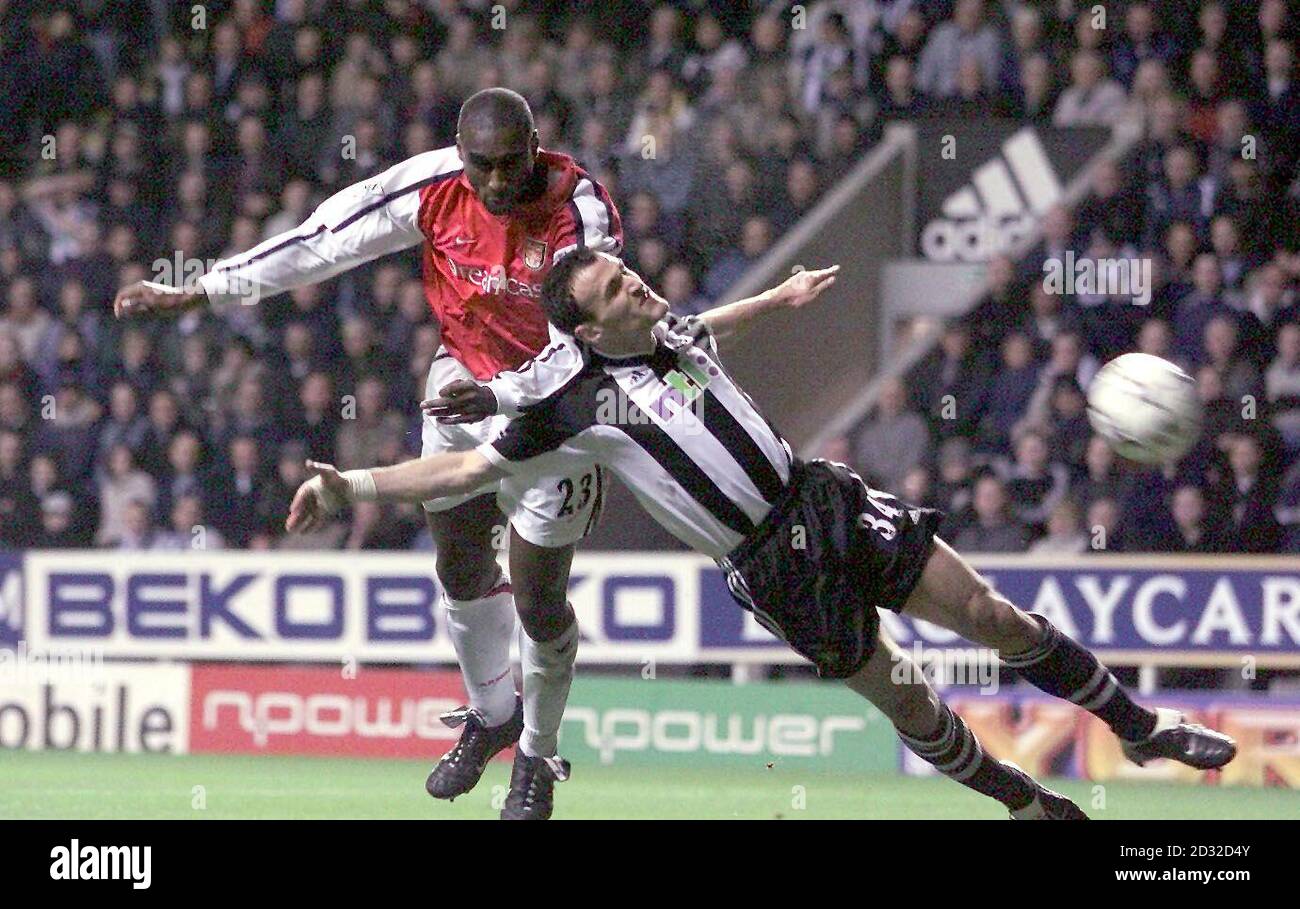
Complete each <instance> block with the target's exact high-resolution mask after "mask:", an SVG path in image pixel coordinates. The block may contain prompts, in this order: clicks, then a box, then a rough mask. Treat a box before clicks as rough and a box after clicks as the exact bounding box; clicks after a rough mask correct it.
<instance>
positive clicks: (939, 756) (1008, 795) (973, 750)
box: [894, 704, 1037, 811]
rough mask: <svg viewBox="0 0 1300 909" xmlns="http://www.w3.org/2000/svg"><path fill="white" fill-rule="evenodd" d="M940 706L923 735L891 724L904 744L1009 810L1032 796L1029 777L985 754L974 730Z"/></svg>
mask: <svg viewBox="0 0 1300 909" xmlns="http://www.w3.org/2000/svg"><path fill="white" fill-rule="evenodd" d="M939 709H940V711H941V715H940V717H939V727H938V728H937V729H936V730H935V731H934V733H933V734H932V735H930V736H927V737H926V738H914V737H912V736H910V735H908V734H906V733H905V732H903V731H902V730H901V729H899V728H898V727H897V726H896V727H894V731H895V732H897V733H898V737H899V738H900V739H902V740H903V744H904V745H906V746H907V747H908V748H909V749H911V751H912V752H913V753H914V754H916V756H917V757H919V758H921V760H923V761H926V762H927V763H930V764H933V765H934V768H935V769H936V770H938V771H939V772H940V773H942V774H943V775H944V776H946V777H948V778H949V779H951V780H956V781H957V782H958V783H961V784H962V785H963V786H966V787H968V788H970V789H974V790H975V791H976V792H979V793H981V794H983V795H987V796H989V797H991V798H995V799H997V800H998V801H999V802H1001V803H1002V804H1003V805H1005V806H1006V807H1007V808H1008V809H1010V810H1011V811H1015V810H1017V809H1019V808H1024V807H1025V806H1026V805H1028V804H1029V803H1030V802H1032V801H1033V800H1034V794H1035V793H1036V792H1037V790H1036V789H1035V787H1034V784H1033V782H1032V781H1031V780H1030V779H1029V777H1027V776H1025V775H1024V774H1020V773H1016V772H1015V771H1013V770H1012V769H1011V768H1010V767H1008V766H1007V765H1006V764H1003V763H1002V762H1001V761H999V760H998V759H997V758H995V757H993V756H991V755H989V754H986V753H985V751H984V748H983V746H981V745H980V743H979V739H977V738H975V733H973V732H971V731H970V727H968V726H967V725H966V723H965V722H964V721H963V720H962V718H961V717H959V716H957V714H955V713H953V712H952V709H951V708H950V707H949V706H948V705H947V704H940V705H939Z"/></svg>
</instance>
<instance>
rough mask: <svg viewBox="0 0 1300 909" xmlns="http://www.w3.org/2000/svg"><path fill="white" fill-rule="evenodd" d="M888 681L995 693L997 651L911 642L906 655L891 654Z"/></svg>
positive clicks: (998, 663)
mask: <svg viewBox="0 0 1300 909" xmlns="http://www.w3.org/2000/svg"><path fill="white" fill-rule="evenodd" d="M893 661H894V667H893V669H891V670H890V673H889V679H890V681H891V682H893V683H894V684H895V685H919V684H921V683H922V682H928V683H929V684H930V685H932V686H933V687H935V688H947V687H948V686H950V685H970V686H978V687H979V690H980V694H997V691H998V668H999V667H1000V666H1001V662H1002V661H1001V660H1000V659H999V658H998V652H997V651H996V650H993V649H990V648H988V647H964V648H956V647H925V646H924V645H922V644H921V642H920V641H913V642H912V650H911V652H910V653H907V652H904V653H902V654H897V653H896V654H894V656H893Z"/></svg>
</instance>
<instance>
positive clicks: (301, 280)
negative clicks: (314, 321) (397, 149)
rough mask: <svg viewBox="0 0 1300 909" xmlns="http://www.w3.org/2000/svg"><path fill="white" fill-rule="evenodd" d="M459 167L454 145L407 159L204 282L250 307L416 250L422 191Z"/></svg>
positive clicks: (226, 299) (219, 297) (218, 300)
mask: <svg viewBox="0 0 1300 909" xmlns="http://www.w3.org/2000/svg"><path fill="white" fill-rule="evenodd" d="M460 168H461V162H460V156H459V155H458V154H457V152H456V149H455V147H454V146H452V147H449V148H440V149H436V150H434V151H430V152H425V153H423V154H420V155H416V156H414V157H412V158H408V159H407V160H405V161H403V162H401V163H400V164H395V165H393V166H392V167H390V168H389V169H388V170H386V171H384V172H383V173H382V174H379V175H378V176H375V177H371V178H370V179H368V180H362V181H361V182H359V183H354V184H353V185H352V186H349V187H348V188H347V189H343V190H340V191H339V192H337V193H335V194H334V195H333V196H330V198H328V199H326V200H325V201H324V202H322V203H321V204H320V206H319V207H318V208H317V209H316V210H315V211H314V212H312V213H311V216H310V217H308V218H307V220H306V221H304V222H303V223H302V224H301V225H300V226H298V227H296V228H294V229H293V230H288V231H285V232H284V233H282V234H279V235H277V236H274V237H271V238H270V239H267V240H265V241H263V242H262V243H259V244H258V245H257V246H254V247H253V248H252V249H250V250H248V251H247V252H243V253H240V254H239V255H237V256H231V257H230V258H228V259H222V260H221V261H220V262H218V263H216V265H214V266H213V268H212V270H211V271H210V272H208V273H207V274H205V275H204V276H203V277H201V278H199V284H200V285H201V286H202V287H203V290H204V292H205V293H206V294H207V295H208V299H209V300H210V301H211V302H212V303H213V304H215V305H221V304H224V303H234V302H241V303H245V304H252V303H256V302H257V301H258V300H260V299H261V298H262V297H269V296H273V295H274V294H278V293H280V292H282V291H286V290H292V289H294V288H295V287H303V286H305V285H308V284H316V283H318V282H320V281H325V280H327V279H329V278H332V277H334V276H335V275H338V274H342V273H343V272H345V271H347V270H348V269H350V268H355V267H356V266H358V265H362V264H364V263H366V262H369V261H371V260H372V259H377V258H379V257H380V256H383V255H386V254H388V253H393V252H397V251H398V250H401V249H407V248H409V247H412V246H417V245H419V243H420V242H421V241H422V240H423V239H424V237H423V235H422V234H421V232H420V225H419V209H420V190H421V189H422V188H423V187H424V186H426V185H428V184H429V183H430V182H432V181H433V180H434V179H435V178H436V177H438V176H440V175H442V174H447V173H451V172H454V171H456V170H459V169H460Z"/></svg>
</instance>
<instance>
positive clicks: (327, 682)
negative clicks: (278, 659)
mask: <svg viewBox="0 0 1300 909" xmlns="http://www.w3.org/2000/svg"><path fill="white" fill-rule="evenodd" d="M192 673H193V676H192V681H191V695H190V696H191V708H190V723H191V728H190V751H191V752H192V753H197V754H202V753H227V754H232V753H233V754H313V755H329V756H342V757H385V758H418V759H425V760H427V759H431V758H438V757H440V756H441V755H443V754H445V753H446V751H447V749H448V748H450V747H451V745H452V743H454V742H455V741H456V739H457V738H458V737H459V732H460V731H459V730H458V729H451V728H448V727H447V726H445V725H444V724H443V723H442V721H441V720H440V719H439V716H440V715H441V714H442V713H444V712H446V711H448V710H454V709H455V708H456V707H458V706H460V705H461V704H464V703H465V689H464V686H463V684H462V682H461V677H460V674H459V673H456V672H448V671H445V670H439V671H429V672H421V671H416V670H387V669H385V670H380V669H367V668H365V667H360V668H358V669H357V670H356V672H355V674H351V677H348V676H345V675H344V674H343V672H342V670H341V669H327V668H325V667H300V668H274V667H268V666H231V665H202V664H196V665H195V666H194V667H193V668H192ZM509 756H510V755H509V753H508V752H507V753H504V754H503V755H502V756H501V759H505V758H506V757H509Z"/></svg>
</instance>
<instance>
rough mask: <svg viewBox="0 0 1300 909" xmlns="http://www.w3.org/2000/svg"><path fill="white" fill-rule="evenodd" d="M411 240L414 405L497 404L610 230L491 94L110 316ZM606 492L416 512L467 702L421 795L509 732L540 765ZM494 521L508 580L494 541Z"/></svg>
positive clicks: (265, 287) (288, 281)
mask: <svg viewBox="0 0 1300 909" xmlns="http://www.w3.org/2000/svg"><path fill="white" fill-rule="evenodd" d="M414 246H422V247H423V250H422V253H423V264H424V283H425V293H426V296H427V297H428V300H429V305H430V307H431V308H432V310H433V313H434V316H435V317H436V318H437V320H438V322H439V323H440V325H441V328H442V347H441V348H440V349H439V351H438V353H437V355H436V357H435V358H434V361H433V364H432V366H431V368H430V371H429V378H428V382H427V384H426V389H425V391H426V394H425V397H426V398H434V397H435V395H437V394H439V393H440V392H446V391H447V388H448V386H450V387H451V388H452V390H453V391H454V389H455V388H457V387H460V386H459V385H458V384H457V380H460V382H461V383H463V384H464V385H469V383H470V381H471V380H475V379H477V380H487V379H491V378H492V377H493V376H494V375H495V374H496V373H498V372H502V373H503V376H504V377H505V378H504V379H503V381H502V382H498V383H494V384H493V388H494V390H495V391H496V393H497V396H498V398H500V400H501V402H502V403H503V404H506V403H507V402H509V401H510V400H511V399H512V398H516V397H517V396H515V395H512V391H511V387H510V382H512V381H515V380H514V379H512V378H510V377H512V376H514V373H512V372H509V371H510V370H513V369H515V368H516V367H519V366H520V365H521V364H523V363H524V362H525V361H527V360H529V358H530V357H533V356H534V355H536V354H539V352H542V351H543V348H545V347H546V345H547V342H548V340H549V336H548V329H547V324H546V317H545V316H544V315H543V313H542V310H541V307H540V305H539V298H540V294H541V286H542V280H543V279H544V278H545V276H546V274H547V272H548V271H549V269H550V266H551V265H552V264H553V263H554V262H555V261H556V259H558V258H559V257H562V256H563V255H565V254H566V253H568V252H570V251H572V250H574V249H577V248H582V247H586V248H590V249H595V250H600V251H606V252H612V253H617V252H618V251H619V250H620V248H621V246H622V228H621V226H620V223H619V215H618V212H617V210H616V209H615V208H614V205H613V203H612V202H611V201H610V198H609V195H608V194H607V193H606V191H605V189H604V188H603V187H602V186H601V185H600V184H599V183H597V182H596V181H595V180H593V179H592V178H591V177H590V176H588V175H587V173H586V172H585V171H584V170H583V169H582V168H581V167H580V166H579V165H578V164H577V163H576V162H575V161H574V160H573V159H572V158H571V157H569V156H568V155H563V154H557V153H554V152H549V151H545V150H542V149H541V148H539V146H538V138H537V131H536V129H535V128H534V126H533V116H532V112H531V110H530V109H529V107H528V103H527V102H526V101H525V100H524V98H523V97H522V96H520V95H518V94H516V93H515V92H512V91H509V90H508V89H504V88H490V89H485V90H483V91H481V92H478V93H476V94H475V95H473V96H472V97H470V98H469V99H468V100H467V101H466V102H465V104H464V105H463V106H462V108H461V111H460V119H459V121H458V124H457V135H456V145H455V146H453V147H449V148H442V149H437V150H434V151H430V152H426V153H424V154H421V155H416V156H415V157H413V158H410V159H408V160H406V161H403V162H401V163H400V164H397V165H395V166H393V167H391V168H389V169H388V170H387V171H385V172H384V173H382V174H379V175H378V176H376V177H373V178H371V179H368V180H364V181H362V182H360V183H357V184H355V185H353V186H350V187H348V188H347V189H344V190H342V191H340V192H339V193H337V194H335V195H334V196H332V197H330V198H329V199H327V200H325V201H324V202H323V203H321V205H320V206H319V207H318V208H317V209H316V210H315V212H313V213H312V215H311V216H310V217H309V218H308V219H307V220H306V221H305V222H304V223H303V224H302V225H301V226H299V227H298V228H295V229H293V230H290V231H287V232H285V233H283V234H280V235H278V236H275V237H271V238H270V239H268V240H266V241H264V242H262V243H260V244H258V245H257V246H255V247H253V248H252V249H250V250H248V251H246V252H244V253H242V254H240V255H236V256H232V257H230V258H229V259H225V260H222V261H220V262H218V263H216V265H215V266H214V267H213V268H212V270H211V271H209V272H208V273H207V274H205V275H203V276H202V277H200V278H199V279H198V281H197V283H195V284H193V285H191V286H185V287H179V288H173V287H166V286H163V285H161V284H158V283H154V282H147V281H146V282H138V283H135V284H132V285H130V286H127V287H124V288H122V289H121V290H120V291H119V292H118V293H117V296H116V299H115V301H114V311H115V313H116V314H117V316H118V317H119V318H131V317H136V316H142V315H147V314H151V313H152V314H174V313H178V312H182V311H185V310H187V309H190V308H193V307H198V306H204V305H212V306H228V305H238V304H251V303H255V302H257V301H258V300H260V299H261V298H262V297H266V296H271V295H273V294H277V293H280V292H282V291H286V290H291V289H293V288H296V287H301V286H303V285H308V284H314V283H317V282H320V281H324V280H326V279H328V278H332V277H334V276H335V275H338V274H340V273H342V272H344V271H347V270H348V269H350V268H354V267H356V266H358V265H361V264H363V263H366V262H369V261H371V260H373V259H376V258H378V257H379V256H382V255H386V254H388V253H392V252H396V251H398V250H401V249H406V248H410V247H414ZM542 356H545V354H544V353H542ZM504 409H505V408H503V410H504ZM506 419H507V417H506V416H501V417H498V418H494V419H491V420H485V421H483V422H480V423H462V422H459V421H453V420H448V421H441V422H440V421H438V420H437V419H435V418H433V417H426V418H425V420H424V424H423V446H422V447H423V454H424V455H430V454H434V453H438V452H444V451H468V450H472V449H473V448H475V447H477V446H478V445H480V444H481V443H483V442H485V441H487V440H488V439H489V438H491V437H492V436H493V435H495V433H496V432H497V431H498V430H499V429H500V428H501V425H503V421H505V420H506ZM345 466H361V465H345ZM605 483H606V478H605V475H604V474H603V473H602V471H601V470H599V469H598V468H597V467H596V466H595V464H588V465H578V466H577V467H566V468H565V469H564V470H563V471H562V472H559V473H557V474H556V475H555V476H553V477H546V478H544V479H543V480H542V481H540V482H537V483H535V484H534V485H532V486H530V487H525V486H524V485H522V484H521V483H510V482H506V483H499V484H493V485H492V486H491V487H490V488H485V489H482V490H477V491H475V492H473V493H471V494H468V495H461V496H455V497H450V498H445V499H437V500H434V501H430V502H426V503H425V505H424V507H425V511H426V515H427V518H428V523H429V528H430V531H431V532H432V534H433V540H434V544H435V546H436V549H437V571H438V579H439V581H440V582H441V584H442V589H443V600H444V604H445V607H446V611H447V627H448V630H449V634H450V636H451V639H452V642H453V644H454V646H455V649H456V655H457V657H458V659H459V661H460V666H461V672H462V674H463V676H464V681H465V689H466V691H467V692H468V695H469V705H468V706H466V707H465V708H462V709H461V710H458V711H453V712H452V713H451V714H448V715H447V716H446V717H444V719H445V720H446V721H447V722H448V723H449V724H452V725H462V724H463V730H462V733H461V737H460V740H459V742H458V743H457V744H456V745H455V746H454V747H453V748H452V749H451V750H450V751H449V752H448V753H447V755H446V756H444V757H443V759H442V760H441V761H440V762H439V763H438V765H437V766H436V767H435V768H434V769H433V771H432V773H430V775H429V778H428V781H427V783H426V788H427V789H428V791H429V793H430V794H431V795H433V796H435V797H436V798H454V797H456V796H458V795H461V794H463V793H465V792H468V791H469V790H470V789H471V788H473V787H474V785H475V784H476V783H477V782H478V780H479V777H480V776H481V775H482V773H483V769H484V766H485V765H486V763H487V762H488V760H490V759H491V758H492V756H493V755H495V754H496V753H498V752H499V751H501V750H502V749H504V748H507V747H509V746H510V745H512V744H514V743H515V742H516V741H517V740H520V739H521V734H522V741H521V742H520V746H521V750H522V751H523V752H524V753H526V754H528V755H530V756H533V757H538V758H547V757H550V756H553V755H554V753H555V745H556V742H555V739H556V735H555V733H554V731H550V732H543V731H539V727H540V730H554V729H556V728H558V725H559V713H561V712H562V711H563V705H564V701H565V699H566V698H567V696H568V689H569V683H570V681H571V679H572V674H573V661H574V655H575V652H576V650H577V646H576V644H577V628H576V622H575V621H574V617H573V611H572V608H571V607H569V606H568V604H567V599H566V591H567V588H568V579H569V568H570V564H571V562H572V559H573V545H574V544H575V543H576V542H577V541H578V540H579V539H580V538H581V537H583V536H584V535H585V534H586V533H587V532H588V531H589V530H590V529H591V527H592V526H593V524H594V523H595V521H596V518H597V516H598V514H599V511H600V507H601V500H602V497H603V493H604V486H605ZM503 512H504V513H503ZM507 515H509V523H510V526H511V536H510V578H509V579H507V577H506V576H505V575H504V574H503V573H502V572H501V570H500V568H499V566H498V564H497V559H496V552H497V550H496V549H495V548H494V547H493V545H492V544H493V533H494V529H495V528H497V527H500V526H503V525H504V524H505V523H506V521H507V517H506V516H507ZM516 608H517V610H518V614H519V616H520V620H521V624H522V626H523V630H524V632H525V633H524V635H523V636H522V637H521V651H522V660H523V667H524V697H523V698H520V697H519V696H518V695H517V694H516V693H515V690H514V683H513V679H512V677H511V674H510V656H509V649H510V638H511V635H512V634H513V632H514V620H515V614H516ZM557 616H559V617H560V618H559V620H558V621H557V620H556V617H557ZM539 716H541V717H544V720H543V721H542V722H540V723H539V722H538V721H537V720H536V719H535V718H536V717H539Z"/></svg>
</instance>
